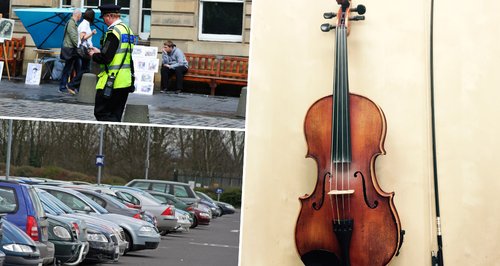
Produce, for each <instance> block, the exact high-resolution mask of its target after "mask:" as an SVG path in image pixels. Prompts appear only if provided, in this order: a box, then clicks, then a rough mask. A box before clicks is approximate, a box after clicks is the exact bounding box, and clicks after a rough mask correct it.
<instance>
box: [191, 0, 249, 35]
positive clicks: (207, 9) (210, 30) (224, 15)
mask: <svg viewBox="0 0 500 266" xmlns="http://www.w3.org/2000/svg"><path fill="white" fill-rule="evenodd" d="M243 15H244V14H243V0H200V28H199V36H198V37H199V39H200V40H206V41H230V42H240V41H242V40H243Z"/></svg>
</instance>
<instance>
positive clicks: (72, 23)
mask: <svg viewBox="0 0 500 266" xmlns="http://www.w3.org/2000/svg"><path fill="white" fill-rule="evenodd" d="M81 18H82V11H80V9H75V10H74V11H73V16H71V18H70V19H69V20H68V23H66V28H65V30H64V39H63V45H62V48H61V59H63V60H65V62H64V68H63V71H62V77H61V82H60V83H59V92H61V93H65V92H69V91H68V89H67V86H66V85H67V84H68V79H69V77H70V75H71V72H72V71H73V70H76V71H78V69H79V64H80V62H79V59H78V54H77V53H76V48H77V47H78V27H77V26H76V24H77V22H78V21H79V20H80V19H81ZM64 50H67V51H70V52H68V54H67V55H66V56H65V51H64ZM63 57H64V58H63Z"/></svg>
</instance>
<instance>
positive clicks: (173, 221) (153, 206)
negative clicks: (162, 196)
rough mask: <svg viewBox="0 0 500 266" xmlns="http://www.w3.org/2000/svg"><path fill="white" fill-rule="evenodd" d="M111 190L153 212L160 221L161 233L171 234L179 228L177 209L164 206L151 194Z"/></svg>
mask: <svg viewBox="0 0 500 266" xmlns="http://www.w3.org/2000/svg"><path fill="white" fill-rule="evenodd" d="M111 189H113V190H114V191H115V192H116V194H117V195H118V196H119V197H122V198H123V199H125V200H128V201H130V202H132V203H133V204H136V205H140V206H141V207H142V209H143V210H146V211H149V212H151V213H152V214H153V215H154V216H155V217H156V219H157V221H158V225H157V227H158V230H159V231H160V232H170V231H173V230H175V229H176V228H177V227H178V224H177V217H175V211H176V209H175V207H174V206H173V205H169V204H163V203H161V202H160V201H159V200H157V199H156V198H155V197H153V196H151V194H149V193H147V192H145V191H143V190H140V189H137V188H131V187H121V186H113V187H111Z"/></svg>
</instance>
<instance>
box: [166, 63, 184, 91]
mask: <svg viewBox="0 0 500 266" xmlns="http://www.w3.org/2000/svg"><path fill="white" fill-rule="evenodd" d="M186 72H187V68H186V67H185V66H179V67H176V68H175V69H171V68H168V67H166V66H162V67H161V90H168V81H169V78H170V76H172V75H175V89H176V90H182V84H183V83H184V74H186Z"/></svg>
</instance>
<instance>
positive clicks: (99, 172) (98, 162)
mask: <svg viewBox="0 0 500 266" xmlns="http://www.w3.org/2000/svg"><path fill="white" fill-rule="evenodd" d="M99 135H100V137H99V154H98V155H97V156H96V165H97V184H98V185H100V184H101V175H102V167H103V166H104V155H103V154H102V146H103V142H104V125H101V127H100V128H99Z"/></svg>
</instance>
